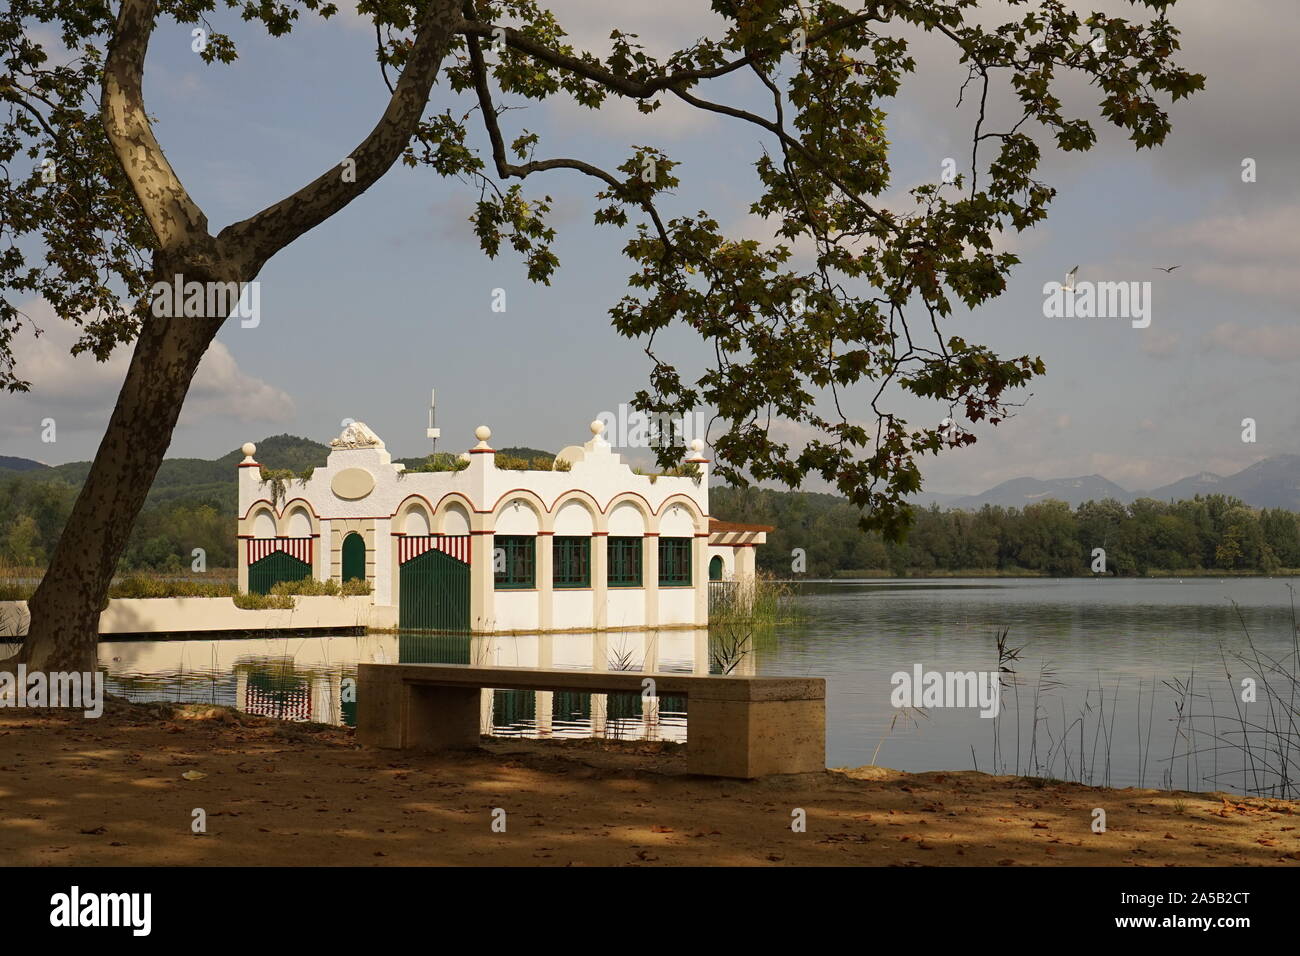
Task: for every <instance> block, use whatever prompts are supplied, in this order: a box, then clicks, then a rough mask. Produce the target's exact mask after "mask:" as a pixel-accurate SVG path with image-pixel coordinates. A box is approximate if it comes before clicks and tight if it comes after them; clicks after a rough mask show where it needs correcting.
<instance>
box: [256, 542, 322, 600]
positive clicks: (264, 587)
mask: <svg viewBox="0 0 1300 956" xmlns="http://www.w3.org/2000/svg"><path fill="white" fill-rule="evenodd" d="M309 577H311V565H310V564H308V563H307V562H306V561H299V560H298V559H297V558H295V557H294V556H293V555H291V554H285V553H284V552H283V551H272V552H271V553H270V554H268V555H267V556H266V557H264V558H262V560H260V561H254V562H253V563H252V564H250V565H249V566H248V590H249V591H250V592H252V593H253V594H267V593H269V592H270V590H271V588H273V587H274V586H275V585H277V584H279V583H280V582H281V581H301V580H302V579H303V578H309Z"/></svg>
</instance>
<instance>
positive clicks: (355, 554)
mask: <svg viewBox="0 0 1300 956" xmlns="http://www.w3.org/2000/svg"><path fill="white" fill-rule="evenodd" d="M365 579H366V540H365V538H363V537H361V535H359V534H357V533H356V532H355V531H353V532H352V533H351V534H350V535H348V536H347V537H346V538H344V539H343V580H344V581H364V580H365Z"/></svg>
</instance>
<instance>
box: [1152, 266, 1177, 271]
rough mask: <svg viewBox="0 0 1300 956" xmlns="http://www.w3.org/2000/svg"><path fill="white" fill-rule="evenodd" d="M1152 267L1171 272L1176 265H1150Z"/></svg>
mask: <svg viewBox="0 0 1300 956" xmlns="http://www.w3.org/2000/svg"><path fill="white" fill-rule="evenodd" d="M1151 268H1152V269H1159V270H1160V271H1161V272H1173V271H1174V270H1175V269H1177V268H1179V267H1178V266H1152V267H1151Z"/></svg>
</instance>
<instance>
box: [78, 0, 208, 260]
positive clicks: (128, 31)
mask: <svg viewBox="0 0 1300 956" xmlns="http://www.w3.org/2000/svg"><path fill="white" fill-rule="evenodd" d="M157 12H158V2H157V0H122V9H121V10H120V11H119V13H118V17H117V28H116V30H115V31H114V33H113V39H112V40H111V41H110V42H109V46H108V59H107V60H106V61H105V64H104V85H103V89H102V91H101V95H100V102H99V111H100V119H101V120H102V121H103V124H104V131H105V132H106V133H107V134H108V140H109V142H110V143H111V144H112V146H113V151H114V153H116V154H117V158H118V161H119V162H120V163H121V164H122V169H123V171H124V172H125V173H126V176H127V179H129V180H130V182H131V188H132V189H133V190H134V191H135V194H136V198H137V199H139V201H140V207H141V209H143V211H144V214H145V216H146V217H148V219H149V225H150V227H151V228H152V229H153V232H154V235H155V236H156V237H157V238H158V244H159V247H160V248H161V249H162V250H164V251H166V252H171V251H174V250H178V249H181V248H183V247H186V246H194V245H196V244H200V245H204V244H207V243H210V242H211V241H212V237H211V236H210V235H209V234H208V220H207V217H206V216H204V215H203V210H201V209H199V207H198V206H197V205H196V204H195V202H194V200H192V199H191V198H190V195H189V193H188V192H186V191H185V187H184V186H183V185H182V184H181V181H180V178H179V177H178V176H177V175H176V172H175V170H173V169H172V167H171V164H170V163H168V162H167V157H166V156H164V155H163V151H162V147H161V146H159V145H158V140H156V139H155V138H154V135H153V128H152V127H151V126H150V125H149V116H148V114H147V113H146V112H145V108H144V96H143V94H142V92H141V78H142V76H143V75H144V60H145V54H146V52H147V51H148V49H149V37H150V35H151V34H152V33H153V28H154V20H155V18H156V16H157Z"/></svg>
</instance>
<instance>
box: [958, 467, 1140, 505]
mask: <svg viewBox="0 0 1300 956" xmlns="http://www.w3.org/2000/svg"><path fill="white" fill-rule="evenodd" d="M1103 498H1114V499H1116V500H1118V501H1121V502H1123V503H1124V504H1127V503H1128V502H1130V501H1132V500H1133V495H1132V494H1131V493H1129V492H1127V491H1125V490H1124V489H1123V488H1121V487H1120V486H1119V485H1117V484H1115V482H1113V481H1110V480H1108V479H1106V478H1103V477H1102V476H1101V475H1084V476H1083V477H1081V478H1051V479H1048V480H1046V481H1044V480H1042V479H1039V478H1012V479H1011V480H1010V481H1004V482H1002V484H1000V485H995V486H994V487H992V488H990V489H989V490H988V491H986V492H984V493H983V494H979V495H969V496H967V497H964V498H957V499H956V500H955V501H952V502H950V503H949V505H948V507H950V508H961V509H963V510H967V511H970V510H978V509H979V508H982V507H984V505H995V506H1000V507H1003V508H1023V507H1025V505H1032V504H1035V503H1037V502H1039V501H1047V500H1048V499H1054V500H1056V501H1064V502H1065V503H1066V504H1068V505H1070V507H1072V508H1073V507H1077V506H1078V505H1081V504H1083V503H1084V502H1085V501H1089V500H1091V501H1101V500H1102V499H1103Z"/></svg>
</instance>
